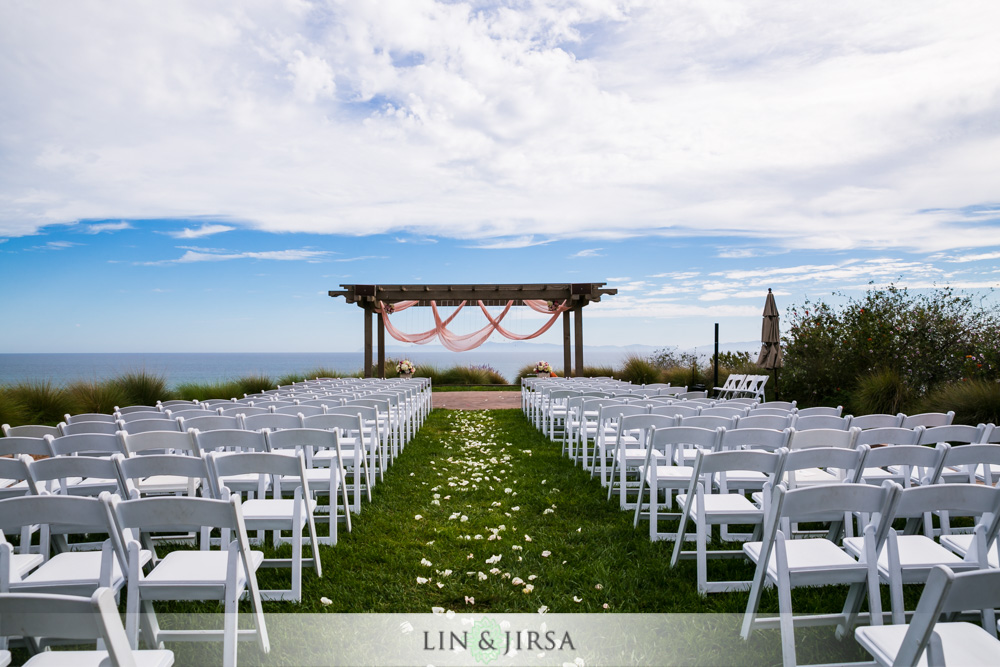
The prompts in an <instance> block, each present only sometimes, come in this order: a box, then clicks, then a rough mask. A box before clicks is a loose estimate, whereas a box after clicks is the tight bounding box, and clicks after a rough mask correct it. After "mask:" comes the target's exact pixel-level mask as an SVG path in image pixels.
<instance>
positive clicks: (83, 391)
mask: <svg viewBox="0 0 1000 667" xmlns="http://www.w3.org/2000/svg"><path fill="white" fill-rule="evenodd" d="M66 392H67V393H68V394H69V396H70V401H71V403H72V406H73V407H72V412H71V414H82V413H87V412H103V413H105V414H110V413H111V412H114V409H115V406H124V405H128V404H129V403H130V401H129V398H128V396H127V395H126V393H125V390H124V388H123V387H122V386H121V385H120V384H119V383H117V382H115V381H114V380H104V381H97V380H78V381H76V382H73V383H71V384H70V385H69V386H67V387H66Z"/></svg>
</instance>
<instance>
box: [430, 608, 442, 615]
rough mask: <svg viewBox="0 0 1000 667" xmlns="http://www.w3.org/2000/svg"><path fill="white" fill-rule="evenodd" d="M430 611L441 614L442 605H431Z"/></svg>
mask: <svg viewBox="0 0 1000 667" xmlns="http://www.w3.org/2000/svg"><path fill="white" fill-rule="evenodd" d="M431 613H432V614H443V613H444V607H431Z"/></svg>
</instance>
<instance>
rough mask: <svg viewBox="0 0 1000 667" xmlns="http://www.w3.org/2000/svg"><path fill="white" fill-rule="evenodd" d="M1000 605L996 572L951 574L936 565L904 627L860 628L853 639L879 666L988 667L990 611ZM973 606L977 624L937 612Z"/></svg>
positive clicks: (993, 649)
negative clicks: (947, 619)
mask: <svg viewBox="0 0 1000 667" xmlns="http://www.w3.org/2000/svg"><path fill="white" fill-rule="evenodd" d="M997 606H1000V570H974V571H969V572H959V573H956V572H953V571H952V570H950V569H949V568H947V567H944V566H943V565H937V566H935V567H934V568H933V569H932V570H931V572H930V574H929V576H928V577H927V585H926V586H924V590H923V593H922V594H921V595H920V601H919V602H918V603H917V609H916V611H915V612H914V613H913V618H912V619H911V621H910V623H909V625H882V626H870V627H859V628H857V629H855V631H854V637H855V638H856V639H857V641H858V643H859V644H861V646H863V647H864V648H865V650H867V651H868V652H869V653H870V654H871V655H872V657H873V658H874V659H875V662H876V664H878V665H882V666H883V667H890V666H892V667H917V665H927V666H928V667H943V666H944V665H963V666H964V667H976V666H981V667H992V666H993V665H996V664H997V660H998V658H1000V641H998V640H997V634H996V633H997V626H996V620H995V612H994V609H995V608H996V607H997ZM969 609H978V610H981V611H982V626H978V625H975V624H973V623H968V622H962V621H952V622H944V623H942V622H939V620H938V619H940V618H941V617H942V615H945V616H947V615H949V614H953V613H955V612H960V611H966V610H969Z"/></svg>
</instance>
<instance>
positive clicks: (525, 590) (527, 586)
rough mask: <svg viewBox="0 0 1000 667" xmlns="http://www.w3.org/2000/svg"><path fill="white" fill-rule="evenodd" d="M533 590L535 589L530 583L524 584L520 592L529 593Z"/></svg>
mask: <svg viewBox="0 0 1000 667" xmlns="http://www.w3.org/2000/svg"><path fill="white" fill-rule="evenodd" d="M533 590H535V587H534V586H533V585H532V584H525V585H524V588H522V589H521V592H522V593H530V592H531V591H533Z"/></svg>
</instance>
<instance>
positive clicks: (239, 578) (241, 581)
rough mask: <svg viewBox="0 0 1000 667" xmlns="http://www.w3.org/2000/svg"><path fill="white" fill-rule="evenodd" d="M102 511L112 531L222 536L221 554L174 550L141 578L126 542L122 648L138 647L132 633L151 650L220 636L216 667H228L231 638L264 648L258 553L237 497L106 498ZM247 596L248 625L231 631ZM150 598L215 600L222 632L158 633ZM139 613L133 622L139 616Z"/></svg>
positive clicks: (232, 657)
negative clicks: (219, 657)
mask: <svg viewBox="0 0 1000 667" xmlns="http://www.w3.org/2000/svg"><path fill="white" fill-rule="evenodd" d="M105 498H107V499H108V509H109V512H110V515H111V517H112V519H113V520H114V521H115V522H116V525H117V526H118V529H119V531H120V532H121V533H122V534H126V531H142V532H176V531H193V532H200V531H201V530H202V529H203V528H208V529H218V530H220V531H221V532H222V536H223V539H222V544H223V549H221V550H218V551H212V550H199V551H187V550H177V551H171V552H170V553H168V554H166V555H165V556H163V557H162V558H161V559H160V560H159V562H158V563H157V564H156V566H155V567H154V568H153V569H152V570H151V571H150V572H149V573H148V574H143V571H142V560H141V558H140V553H141V547H140V544H139V542H138V541H137V540H135V539H130V540H128V542H127V552H128V567H129V571H128V604H127V608H126V623H125V630H126V634H127V635H128V639H129V645H130V646H131V647H132V648H133V649H135V648H137V647H138V640H139V628H140V626H142V632H143V635H144V641H145V643H146V644H147V645H149V646H157V645H159V644H160V642H162V641H164V640H174V641H206V640H208V639H211V638H212V637H217V636H219V635H220V634H221V635H222V640H223V660H222V662H223V665H226V667H235V665H236V648H237V642H238V640H239V639H246V638H250V637H251V636H252V637H254V638H256V639H257V642H258V646H259V647H260V649H261V650H262V651H263V652H264V653H267V652H269V650H270V644H269V641H268V636H267V627H266V626H265V624H264V612H263V609H262V606H261V598H260V589H259V588H258V585H257V575H256V572H257V569H258V568H259V567H260V564H261V562H262V561H263V560H264V555H263V554H262V553H261V552H259V551H251V550H250V545H249V541H248V539H247V533H246V525H245V524H244V522H243V514H242V511H241V506H240V499H239V496H236V495H233V496H231V497H230V498H229V499H228V500H215V499H211V498H187V497H163V498H142V499H139V500H127V501H119V500H118V499H117V498H116V497H115V496H106V497H105ZM244 592H247V593H248V594H249V597H250V603H251V606H252V609H253V618H254V628H253V629H252V630H244V629H239V626H238V618H237V614H238V612H239V600H240V597H241V596H242V595H243V594H244ZM154 600H219V601H221V602H223V603H224V606H225V611H224V619H225V620H224V627H223V629H222V631H221V632H220V631H218V630H162V629H161V628H160V627H159V624H158V622H157V620H156V615H155V613H154V611H153V604H152V603H153V601H154ZM140 615H141V618H140Z"/></svg>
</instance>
